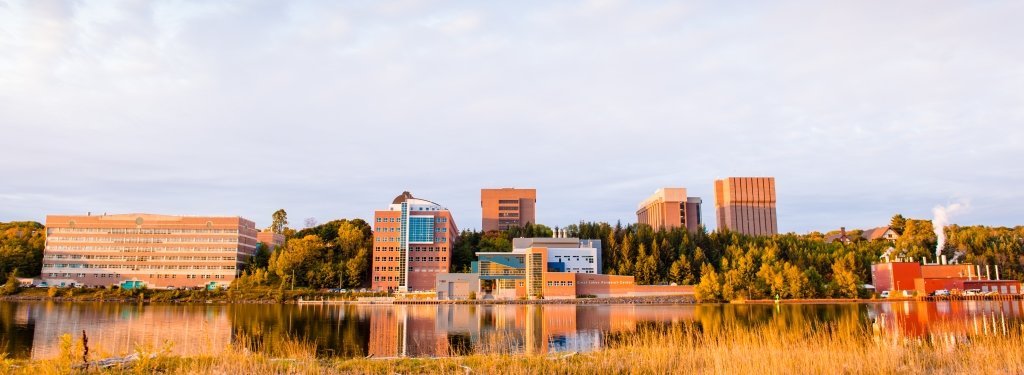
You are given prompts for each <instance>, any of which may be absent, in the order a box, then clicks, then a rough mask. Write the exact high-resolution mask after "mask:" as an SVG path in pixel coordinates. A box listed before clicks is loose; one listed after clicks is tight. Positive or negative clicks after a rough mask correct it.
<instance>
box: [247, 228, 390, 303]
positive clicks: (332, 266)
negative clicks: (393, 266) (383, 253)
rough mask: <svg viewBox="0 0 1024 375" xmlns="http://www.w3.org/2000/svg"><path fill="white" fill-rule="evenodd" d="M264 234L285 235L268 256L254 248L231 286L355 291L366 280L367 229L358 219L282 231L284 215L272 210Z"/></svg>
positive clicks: (370, 242)
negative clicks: (243, 269) (352, 289)
mask: <svg viewBox="0 0 1024 375" xmlns="http://www.w3.org/2000/svg"><path fill="white" fill-rule="evenodd" d="M272 218H273V220H272V224H271V225H270V227H269V228H268V230H270V231H272V232H274V233H279V234H282V235H284V236H285V243H284V244H283V245H281V246H279V247H277V248H275V249H274V250H273V251H269V250H268V247H269V246H268V244H263V243H261V244H260V245H259V246H258V249H257V253H256V256H253V257H251V258H250V259H249V261H248V263H247V264H246V269H245V271H243V273H242V275H241V276H240V277H239V278H238V279H236V280H235V282H234V283H233V286H236V287H242V288H244V287H252V286H278V287H309V288H317V289H322V288H346V287H349V288H358V287H363V286H367V285H368V284H369V280H370V276H371V274H370V263H371V261H372V257H373V251H372V249H373V228H371V227H370V224H369V223H367V222H366V221H364V220H362V219H351V220H349V219H339V220H332V221H329V222H326V223H323V224H319V225H317V226H314V227H310V228H305V229H302V230H294V229H291V228H288V227H287V224H288V221H287V213H286V212H285V211H284V210H278V211H277V212H275V213H274V215H273V216H272Z"/></svg>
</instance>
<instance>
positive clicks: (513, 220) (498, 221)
mask: <svg viewBox="0 0 1024 375" xmlns="http://www.w3.org/2000/svg"><path fill="white" fill-rule="evenodd" d="M480 208H481V210H482V211H483V212H482V215H481V218H482V222H481V229H482V230H483V231H484V232H488V231H492V230H508V228H510V227H521V226H524V225H526V223H531V224H537V189H516V188H501V189H480Z"/></svg>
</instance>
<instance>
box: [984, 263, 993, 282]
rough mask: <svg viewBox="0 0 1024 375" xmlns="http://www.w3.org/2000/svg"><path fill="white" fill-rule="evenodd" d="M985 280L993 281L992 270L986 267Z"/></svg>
mask: <svg viewBox="0 0 1024 375" xmlns="http://www.w3.org/2000/svg"><path fill="white" fill-rule="evenodd" d="M985 280H992V269H991V268H989V266H988V265H987V264H986V265H985Z"/></svg>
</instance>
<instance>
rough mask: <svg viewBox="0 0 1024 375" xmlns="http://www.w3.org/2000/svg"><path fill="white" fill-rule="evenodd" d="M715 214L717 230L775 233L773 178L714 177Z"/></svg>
mask: <svg viewBox="0 0 1024 375" xmlns="http://www.w3.org/2000/svg"><path fill="white" fill-rule="evenodd" d="M715 214H716V216H717V219H718V228H719V230H723V229H728V230H731V231H733V232H739V233H743V234H749V235H753V236H771V235H774V234H778V233H779V227H778V222H777V219H776V216H775V177H729V178H726V179H722V180H715Z"/></svg>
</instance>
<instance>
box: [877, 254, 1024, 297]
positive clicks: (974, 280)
mask: <svg viewBox="0 0 1024 375" xmlns="http://www.w3.org/2000/svg"><path fill="white" fill-rule="evenodd" d="M942 263H945V262H941V263H938V264H921V263H918V262H913V261H901V260H897V261H893V262H884V263H876V264H872V265H871V282H872V284H873V285H874V286H875V290H876V291H878V292H882V291H886V290H888V291H890V292H900V291H905V290H909V291H915V292H917V295H919V296H924V295H928V294H931V293H932V292H935V291H936V290H943V289H945V290H950V291H953V290H961V291H963V290H970V289H977V290H980V291H982V292H996V293H999V294H1018V293H1021V292H1022V290H1021V283H1020V281H1018V280H1000V279H999V266H996V267H995V278H994V279H993V278H992V277H991V276H992V273H991V267H990V266H987V265H986V266H980V265H973V264H942Z"/></svg>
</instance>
